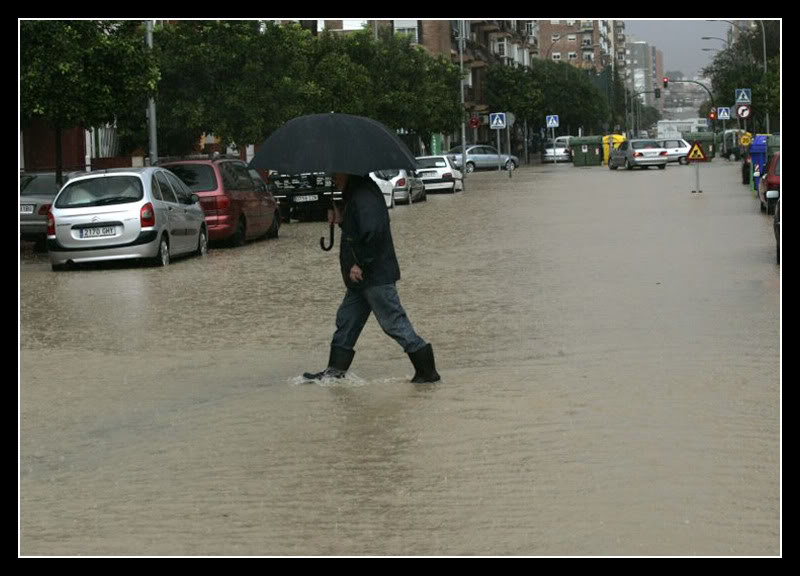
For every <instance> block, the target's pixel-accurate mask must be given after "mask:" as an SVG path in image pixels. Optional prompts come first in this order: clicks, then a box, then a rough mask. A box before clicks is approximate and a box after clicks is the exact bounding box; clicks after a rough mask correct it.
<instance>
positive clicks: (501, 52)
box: [497, 40, 506, 56]
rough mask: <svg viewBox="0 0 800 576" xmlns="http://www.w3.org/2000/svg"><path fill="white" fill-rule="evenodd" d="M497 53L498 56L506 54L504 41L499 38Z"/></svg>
mask: <svg viewBox="0 0 800 576" xmlns="http://www.w3.org/2000/svg"><path fill="white" fill-rule="evenodd" d="M497 54H498V56H505V55H506V41H505V40H500V41H498V42H497Z"/></svg>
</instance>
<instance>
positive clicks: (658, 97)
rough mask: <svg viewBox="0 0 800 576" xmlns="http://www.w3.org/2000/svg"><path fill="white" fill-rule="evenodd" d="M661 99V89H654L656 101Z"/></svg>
mask: <svg viewBox="0 0 800 576" xmlns="http://www.w3.org/2000/svg"><path fill="white" fill-rule="evenodd" d="M660 98H661V88H656V100H658V99H660Z"/></svg>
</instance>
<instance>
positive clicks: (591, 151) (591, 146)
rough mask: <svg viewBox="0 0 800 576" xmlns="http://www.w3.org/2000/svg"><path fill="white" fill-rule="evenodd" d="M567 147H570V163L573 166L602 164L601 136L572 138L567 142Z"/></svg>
mask: <svg viewBox="0 0 800 576" xmlns="http://www.w3.org/2000/svg"><path fill="white" fill-rule="evenodd" d="M569 147H570V148H571V149H572V163H573V165H574V166H602V165H603V137H602V136H584V137H581V138H572V139H571V140H570V142H569Z"/></svg>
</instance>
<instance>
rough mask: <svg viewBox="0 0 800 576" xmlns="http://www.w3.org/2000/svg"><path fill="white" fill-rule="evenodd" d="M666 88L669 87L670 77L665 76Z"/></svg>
mask: <svg viewBox="0 0 800 576" xmlns="http://www.w3.org/2000/svg"><path fill="white" fill-rule="evenodd" d="M664 88H669V78H667V77H664Z"/></svg>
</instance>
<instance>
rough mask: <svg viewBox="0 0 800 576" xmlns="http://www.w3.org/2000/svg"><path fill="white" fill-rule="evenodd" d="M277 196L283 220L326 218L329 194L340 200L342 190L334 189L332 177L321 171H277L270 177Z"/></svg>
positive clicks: (329, 200)
mask: <svg viewBox="0 0 800 576" xmlns="http://www.w3.org/2000/svg"><path fill="white" fill-rule="evenodd" d="M274 181H275V184H276V186H277V190H278V195H279V196H280V198H281V213H282V215H283V219H284V220H287V221H288V220H290V219H292V218H294V219H295V220H326V219H327V217H328V216H327V215H328V209H329V208H330V206H331V195H333V197H334V199H335V200H341V197H342V191H341V190H336V189H335V188H336V186H335V185H334V182H333V178H332V177H331V175H329V174H325V173H323V172H314V173H305V174H278V175H276V176H275V178H274Z"/></svg>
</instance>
